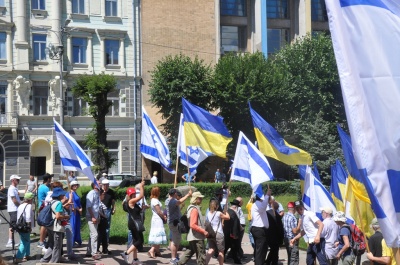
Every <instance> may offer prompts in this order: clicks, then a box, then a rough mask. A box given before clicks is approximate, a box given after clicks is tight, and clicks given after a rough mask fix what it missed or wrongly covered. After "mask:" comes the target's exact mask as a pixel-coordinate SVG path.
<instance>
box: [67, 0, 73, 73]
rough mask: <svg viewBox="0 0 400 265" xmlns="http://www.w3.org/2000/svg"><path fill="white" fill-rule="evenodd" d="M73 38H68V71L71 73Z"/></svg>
mask: <svg viewBox="0 0 400 265" xmlns="http://www.w3.org/2000/svg"><path fill="white" fill-rule="evenodd" d="M68 2H69V1H68ZM71 39H72V38H71V36H69V35H68V37H67V49H66V51H67V59H68V60H67V69H68V71H71V70H72V69H73V65H72V61H73V58H72V40H71Z"/></svg>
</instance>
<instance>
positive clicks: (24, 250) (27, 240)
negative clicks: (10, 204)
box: [16, 192, 35, 263]
mask: <svg viewBox="0 0 400 265" xmlns="http://www.w3.org/2000/svg"><path fill="white" fill-rule="evenodd" d="M33 198H34V195H33V193H32V192H26V193H25V196H24V202H23V203H22V204H20V205H19V206H18V210H17V220H18V219H19V218H20V217H21V216H22V217H23V218H24V219H25V222H26V223H27V225H28V226H30V227H31V229H32V228H33V227H35V222H34V215H33V211H32V200H33ZM19 238H20V242H21V243H20V245H19V249H18V252H17V256H16V258H17V262H18V263H19V262H25V261H27V259H28V257H29V256H30V255H31V233H30V232H27V233H21V232H19Z"/></svg>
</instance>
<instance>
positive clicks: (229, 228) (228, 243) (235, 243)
mask: <svg viewBox="0 0 400 265" xmlns="http://www.w3.org/2000/svg"><path fill="white" fill-rule="evenodd" d="M230 204H231V206H230V207H229V209H228V210H227V214H228V215H229V220H226V221H225V222H224V226H223V231H224V239H225V255H226V253H227V251H228V249H231V250H230V252H229V255H228V256H229V257H231V258H232V259H233V263H235V264H242V262H241V257H240V250H239V248H240V245H239V244H240V241H239V240H240V232H241V228H242V227H241V226H240V220H239V217H238V213H237V210H238V207H239V205H240V202H239V201H238V200H236V199H234V200H233V201H232V202H231V203H230Z"/></svg>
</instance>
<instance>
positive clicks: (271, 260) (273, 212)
mask: <svg viewBox="0 0 400 265" xmlns="http://www.w3.org/2000/svg"><path fill="white" fill-rule="evenodd" d="M271 201H272V200H271ZM278 208H279V204H278V203H277V202H276V201H272V203H271V209H269V210H268V211H267V216H268V223H269V227H268V229H267V231H268V237H270V240H269V244H268V245H269V253H268V256H267V260H266V264H267V265H277V264H278V260H279V246H280V245H282V243H283V236H284V232H283V224H282V217H281V216H280V215H279V214H278V213H277V210H278Z"/></svg>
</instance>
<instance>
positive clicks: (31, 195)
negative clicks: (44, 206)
mask: <svg viewBox="0 0 400 265" xmlns="http://www.w3.org/2000/svg"><path fill="white" fill-rule="evenodd" d="M33 197H34V195H33V193H32V192H29V191H28V192H27V193H25V195H24V200H32V199H33Z"/></svg>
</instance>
